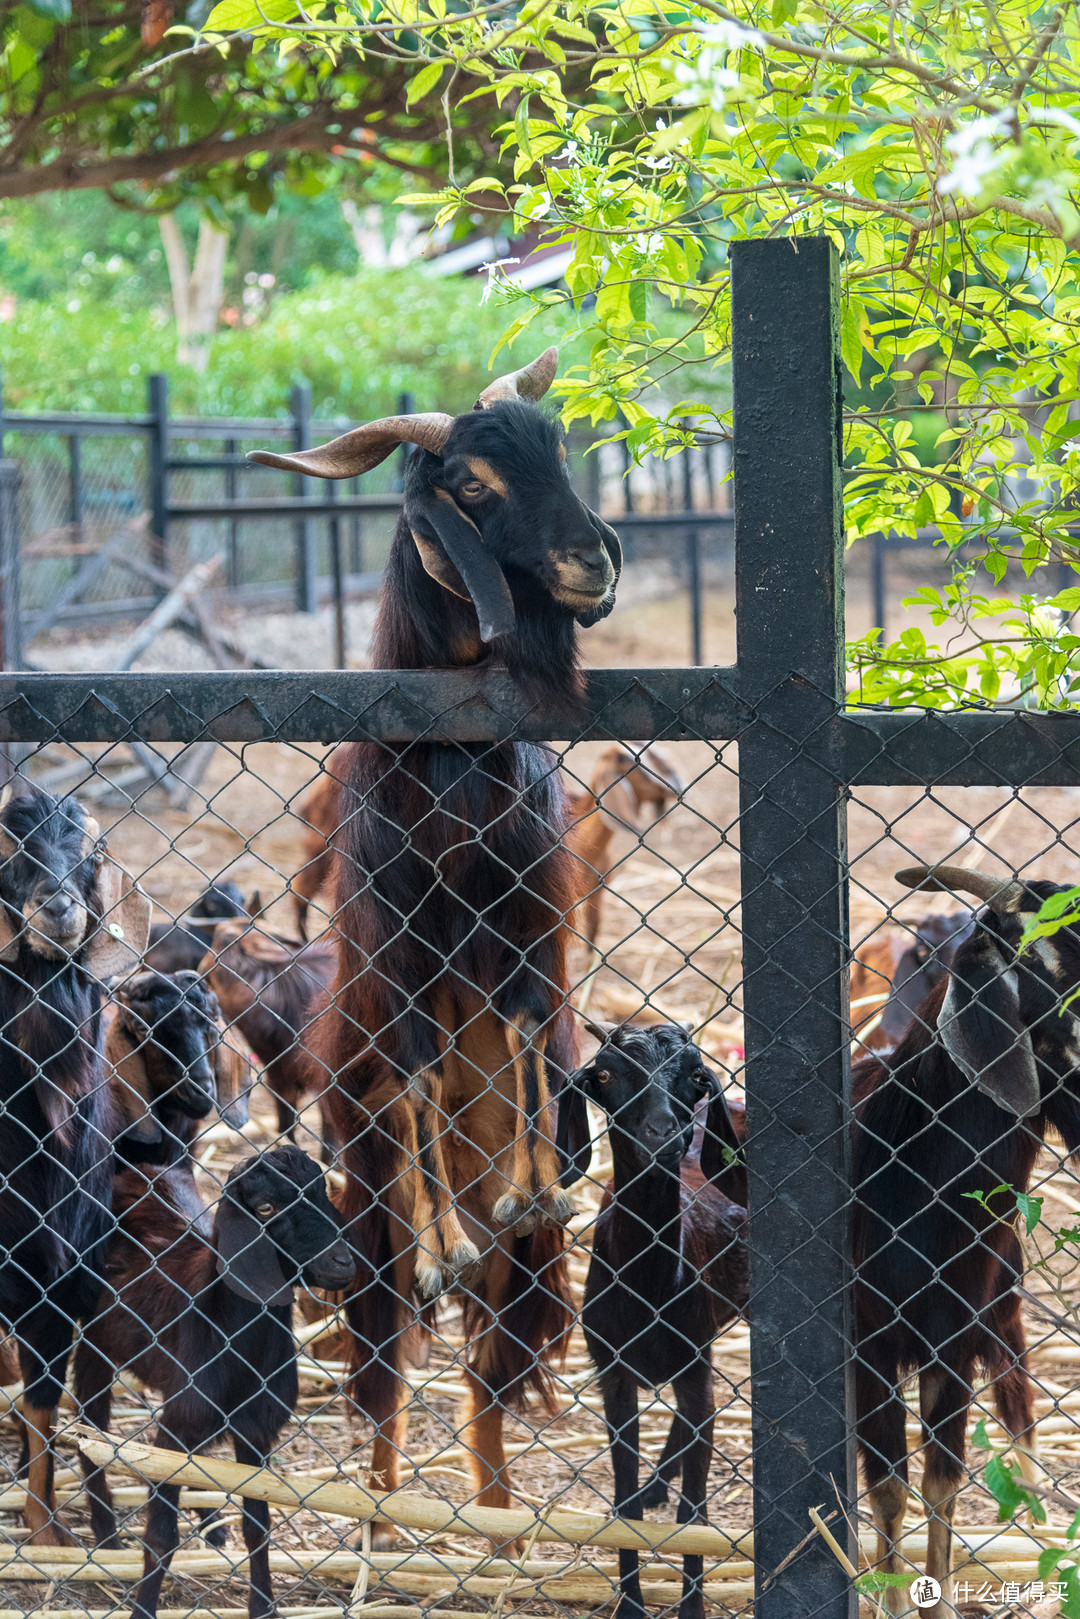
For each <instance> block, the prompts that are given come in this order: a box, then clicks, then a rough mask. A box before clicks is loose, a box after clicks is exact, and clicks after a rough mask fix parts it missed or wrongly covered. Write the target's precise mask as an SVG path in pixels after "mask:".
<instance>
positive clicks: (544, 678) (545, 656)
mask: <svg viewBox="0 0 1080 1619" xmlns="http://www.w3.org/2000/svg"><path fill="white" fill-rule="evenodd" d="M534 589H535V587H534ZM491 650H492V652H493V653H494V654H495V656H496V657H497V658H499V659H500V661H501V662H502V663H504V664H505V665H506V670H507V673H508V674H509V675H510V678H511V679H512V680H513V682H514V684H515V685H516V686H517V687H518V689H519V690H520V692H521V693H522V696H523V697H525V698H526V700H527V701H528V703H529V704H530V706H532V707H536V708H544V709H547V711H548V712H549V713H551V714H554V715H557V716H558V717H559V718H561V719H565V720H576V719H578V718H580V716H581V712H582V709H583V708H584V704H585V676H584V674H583V672H582V670H581V669H580V667H579V665H578V646H577V625H576V623H575V622H574V619H573V617H572V616H571V615H570V614H569V613H568V612H567V610H566V608H565V607H560V606H559V605H558V604H557V603H556V602H554V601H551V600H549V599H545V598H543V597H541V599H540V600H539V601H538V602H537V601H533V602H532V603H531V604H530V607H529V610H528V611H527V612H522V611H521V609H520V606H519V609H518V617H517V624H516V625H515V627H514V630H513V632H512V633H511V634H510V635H504V636H500V637H499V639H498V640H497V641H496V642H494V643H493V645H492V649H491Z"/></svg>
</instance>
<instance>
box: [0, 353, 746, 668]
mask: <svg viewBox="0 0 1080 1619" xmlns="http://www.w3.org/2000/svg"><path fill="white" fill-rule="evenodd" d="M389 403H390V402H389V401H388V406H389ZM147 407H148V408H147V410H146V412H145V413H144V414H142V415H129V416H109V415H104V414H99V415H88V414H76V413H64V412H56V411H49V412H40V411H38V412H34V411H13V410H5V409H4V408H3V406H2V403H0V448H2V450H3V452H4V453H5V454H6V455H7V456H8V457H9V458H10V459H11V460H13V461H14V462H16V463H17V465H18V466H19V468H20V471H21V495H20V505H21V512H20V518H21V530H22V544H21V574H22V580H21V596H22V607H23V623H22V643H23V645H24V646H29V644H30V642H31V641H32V640H33V639H34V638H35V637H36V636H39V635H42V634H44V633H45V632H46V631H47V630H48V629H50V628H52V627H53V626H54V625H69V626H73V627H75V626H78V625H80V624H88V623H102V622H107V621H108V620H109V619H112V618H117V617H125V616H129V615H132V614H139V613H145V612H146V611H147V610H148V608H149V606H150V605H152V603H153V601H154V600H155V599H156V597H158V596H159V595H160V594H161V591H162V588H163V587H162V583H161V574H162V573H163V572H166V571H168V572H172V573H173V574H175V573H177V572H178V571H179V572H180V573H183V572H184V570H185V569H187V568H188V567H190V566H191V565H192V564H193V563H195V562H199V561H207V560H209V559H210V558H211V557H213V556H220V557H221V559H222V563H221V567H220V569H219V572H218V575H217V578H216V580H215V585H216V586H217V587H218V588H219V589H220V591H221V595H222V600H223V601H225V602H227V603H228V604H230V605H232V606H235V607H238V608H243V609H246V610H249V611H251V610H254V611H259V610H262V611H266V610H269V609H277V610H283V609H284V610H288V609H289V608H290V607H291V608H294V609H295V610H296V611H298V612H311V611H312V610H314V609H315V608H316V607H317V606H318V605H319V604H320V603H322V602H325V601H327V600H329V599H334V598H340V597H341V596H343V595H347V596H349V597H350V598H355V597H356V596H358V595H360V596H362V595H366V594H371V593H372V592H374V591H376V590H377V589H378V586H379V581H380V578H381V574H382V566H383V563H384V561H385V558H386V553H387V549H388V547H389V544H390V539H391V536H392V534H393V529H394V522H395V520H396V515H397V512H398V510H399V509H400V504H401V499H400V489H401V481H400V459H399V458H396V459H395V460H393V461H390V462H387V463H386V464H384V465H383V466H382V467H380V468H377V469H376V470H375V471H373V472H370V473H368V474H367V475H366V476H365V477H364V478H362V479H360V478H356V479H351V480H349V481H348V482H347V483H346V484H345V485H344V486H343V487H341V488H339V487H338V485H337V484H330V485H321V486H317V484H316V481H315V480H311V479H307V480H304V479H293V480H291V483H292V485H293V487H292V488H291V489H289V490H288V491H287V492H283V491H282V489H281V480H280V478H278V479H268V477H267V474H266V469H265V468H263V467H260V466H253V465H252V464H251V463H250V462H249V461H248V460H247V459H246V452H247V451H248V450H250V449H257V448H259V447H260V446H266V445H267V444H280V445H281V446H282V447H283V448H284V447H289V448H303V447H304V446H306V445H308V444H311V443H314V442H322V441H324V440H325V439H328V438H331V437H333V436H335V435H336V434H338V433H342V432H345V431H346V430H347V429H348V428H349V427H350V426H355V425H356V424H355V423H350V422H349V421H348V420H347V419H345V418H335V419H334V420H332V421H331V420H325V421H324V420H322V419H320V418H317V417H315V416H314V414H313V410H312V398H311V389H310V387H309V386H308V385H307V384H299V385H297V386H295V387H294V388H293V389H292V390H291V393H290V395H289V413H288V416H283V417H269V418H259V419H240V418H235V419H232V418H229V419H222V420H220V421H219V420H214V419H211V418H206V417H195V418H186V417H177V416H173V415H171V414H170V410H169V390H168V379H167V377H165V376H162V375H155V376H152V377H150V378H149V379H148V387H147ZM396 408H397V409H398V411H400V412H407V411H409V410H411V409H413V408H414V406H413V402H412V400H411V398H410V397H409V396H408V395H402V396H401V398H400V399H398V400H397V401H396ZM570 464H571V467H572V471H573V476H574V480H575V483H576V485H577V486H578V487H579V489H580V490H581V492H582V494H583V495H584V496H586V498H588V500H589V501H590V504H591V505H592V506H593V507H594V509H596V510H598V511H600V510H602V511H603V512H605V514H609V515H614V514H617V515H618V516H619V517H620V528H621V530H622V532H623V534H624V536H625V543H626V549H627V559H628V561H630V562H631V563H632V564H634V563H636V564H640V565H641V566H642V567H645V568H648V567H652V568H653V569H656V568H658V567H659V568H661V569H662V571H663V572H664V573H667V572H669V571H671V570H673V571H674V573H675V576H676V578H677V580H678V581H679V584H680V587H681V588H682V589H683V590H685V591H686V592H687V594H688V595H689V598H690V635H689V644H690V647H691V650H692V652H693V654H694V656H693V661H695V662H700V661H701V649H702V629H701V589H702V565H703V559H704V561H705V563H706V564H708V565H711V566H712V567H713V568H715V567H724V568H726V567H727V566H729V564H730V550H731V534H732V518H731V512H730V502H729V499H728V490H727V487H726V484H725V477H726V473H727V446H726V445H724V444H723V443H719V444H715V445H713V444H709V445H705V446H703V447H702V448H701V449H698V450H692V451H688V452H684V453H682V454H680V455H678V456H676V457H674V458H672V459H671V460H652V461H649V462H648V463H646V464H645V465H643V466H641V467H632V466H631V465H630V458H629V456H628V454H627V452H626V449H625V446H624V445H623V444H622V443H621V442H618V441H614V442H611V443H605V442H604V440H603V439H600V440H594V439H593V438H592V437H591V436H590V435H582V434H575V435H572V436H571V439H570ZM301 486H303V487H301ZM691 514H692V516H691Z"/></svg>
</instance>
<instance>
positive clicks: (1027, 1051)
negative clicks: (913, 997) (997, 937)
mask: <svg viewBox="0 0 1080 1619" xmlns="http://www.w3.org/2000/svg"><path fill="white" fill-rule="evenodd" d="M937 1026H938V1034H939V1035H940V1036H941V1043H942V1045H943V1046H944V1047H945V1050H946V1051H947V1052H948V1054H949V1056H950V1057H951V1058H952V1060H953V1062H954V1063H955V1064H956V1066H957V1067H958V1068H959V1069H960V1071H961V1073H962V1074H964V1075H965V1076H966V1078H968V1079H969V1080H971V1081H972V1083H973V1084H975V1085H977V1086H978V1088H979V1090H981V1091H982V1092H983V1093H984V1094H985V1095H986V1096H989V1098H990V1100H991V1101H992V1102H996V1103H997V1105H998V1107H1000V1108H1003V1109H1004V1110H1005V1112H1006V1113H1012V1114H1015V1116H1016V1117H1017V1118H1021V1119H1022V1118H1026V1117H1027V1116H1028V1115H1029V1114H1031V1113H1037V1112H1038V1110H1039V1104H1040V1098H1039V1076H1038V1073H1037V1072H1036V1068H1035V1055H1034V1052H1033V1051H1032V1049H1031V1036H1030V1034H1029V1033H1028V1031H1027V1029H1025V1028H1024V1026H1023V1024H1022V1023H1021V1021H1020V987H1019V979H1018V970H1017V968H1016V967H1015V966H1013V967H1009V966H1008V965H1007V964H1006V962H1005V959H1004V957H1003V956H1002V953H1001V951H1000V950H999V949H998V947H997V945H996V944H995V943H994V941H993V939H992V938H991V937H990V935H989V934H988V933H987V932H986V930H985V929H984V928H979V929H978V930H977V931H976V932H975V934H974V935H973V937H972V938H970V939H969V940H968V941H967V942H966V943H965V944H963V945H962V946H961V947H960V949H959V950H958V951H957V953H956V958H955V960H954V962H953V966H952V972H951V974H950V977H949V987H948V989H947V991H946V993H945V1000H944V1003H943V1005H942V1008H941V1011H940V1013H939V1014H938V1025H937Z"/></svg>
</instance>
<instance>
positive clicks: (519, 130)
mask: <svg viewBox="0 0 1080 1619" xmlns="http://www.w3.org/2000/svg"><path fill="white" fill-rule="evenodd" d="M514 138H515V140H516V141H517V143H518V148H519V150H520V151H521V152H522V153H523V154H524V155H525V157H532V142H531V140H530V139H529V98H528V96H522V98H521V100H520V101H519V102H518V106H517V112H516V113H515V114H514Z"/></svg>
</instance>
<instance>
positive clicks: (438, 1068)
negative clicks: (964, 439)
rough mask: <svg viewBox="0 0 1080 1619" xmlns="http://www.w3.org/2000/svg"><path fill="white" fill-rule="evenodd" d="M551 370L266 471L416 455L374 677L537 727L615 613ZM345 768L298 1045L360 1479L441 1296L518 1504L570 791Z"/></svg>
mask: <svg viewBox="0 0 1080 1619" xmlns="http://www.w3.org/2000/svg"><path fill="white" fill-rule="evenodd" d="M556 360H557V353H556V351H555V350H554V349H548V350H547V352H546V353H544V354H542V355H541V356H540V358H539V359H538V360H536V361H534V362H533V363H532V364H531V365H528V366H525V367H524V368H523V369H522V370H520V371H517V372H514V373H512V374H511V375H509V376H506V377H500V378H499V379H498V380H497V381H495V382H493V383H491V384H490V385H489V386H488V387H487V388H485V390H484V392H483V393H482V394H481V396H480V398H479V400H478V401H477V407H478V408H477V409H476V410H474V411H472V412H471V413H469V414H467V415H464V416H457V417H454V416H447V415H441V414H433V415H426V416H395V417H390V418H389V419H387V420H385V421H379V422H371V423H369V424H368V425H367V426H366V427H361V428H358V429H356V430H355V431H354V432H351V433H346V434H345V435H344V436H343V437H341V438H339V439H336V440H335V441H334V442H333V443H332V444H328V445H325V446H324V447H323V448H321V449H317V450H308V451H304V452H302V453H298V454H295V455H268V454H263V453H260V454H259V455H258V456H257V457H256V459H258V460H260V461H263V462H265V463H267V464H268V465H270V466H277V467H283V468H285V469H287V470H289V471H293V472H301V473H303V474H305V475H307V476H311V475H315V476H316V477H321V478H351V477H354V476H356V474H358V473H362V472H366V471H367V470H368V469H369V468H371V467H373V466H376V465H377V464H378V463H379V462H380V461H383V460H385V458H386V457H387V456H388V455H389V454H390V453H391V451H393V450H394V449H396V448H397V446H398V445H400V444H414V445H416V446H417V452H416V453H415V454H414V455H413V456H412V457H411V458H410V460H409V463H408V466H407V468H406V472H405V490H404V507H403V511H402V515H401V519H400V521H399V523H398V527H397V531H396V533H395V536H394V541H393V545H392V547H391V552H390V557H389V560H388V562H387V567H386V574H385V584H384V589H383V598H382V603H381V607H380V612H379V618H378V622H377V625H376V631H375V638H374V645H373V648H372V663H373V665H374V666H375V667H376V668H379V669H431V668H439V669H445V668H447V667H457V668H472V669H477V668H480V667H482V666H483V665H484V664H486V663H490V662H491V661H494V660H497V661H499V662H501V663H502V664H503V665H504V666H505V667H506V668H507V669H508V670H509V671H510V673H511V675H512V676H513V678H514V679H515V681H516V682H517V684H518V685H519V687H520V688H521V689H522V690H523V691H524V692H525V694H526V695H527V696H528V697H529V698H530V700H532V701H534V702H543V704H544V705H545V707H546V708H547V709H548V710H549V711H550V710H556V711H561V712H562V713H564V714H565V715H567V716H570V715H572V714H573V712H574V711H575V710H576V709H577V708H578V707H579V706H580V702H581V696H582V689H583V684H582V676H581V673H580V670H579V668H578V662H577V652H576V631H577V626H578V625H590V624H595V623H596V622H597V621H598V620H599V619H601V618H603V617H605V615H606V614H607V613H608V612H610V610H611V608H612V606H613V605H614V600H615V586H616V583H617V580H618V576H619V570H620V566H621V553H620V550H619V542H618V538H617V536H616V535H615V534H614V533H613V531H612V530H611V529H610V528H608V526H607V525H606V524H605V523H604V522H602V521H601V519H600V518H599V517H597V516H596V515H595V514H594V513H592V512H590V511H589V510H588V509H587V507H585V506H584V505H583V504H582V502H581V501H580V500H579V499H578V497H577V495H576V494H575V493H574V490H573V488H572V487H571V484H570V479H569V476H568V474H567V469H566V455H565V450H564V447H563V442H562V436H561V434H560V432H559V429H558V426H557V424H556V423H555V422H554V421H553V420H552V419H550V418H548V417H546V416H544V415H542V414H541V413H540V412H539V411H538V410H537V409H536V408H535V406H534V404H533V403H532V401H534V400H537V399H539V398H540V397H541V396H542V395H543V394H544V393H545V392H546V391H547V389H548V388H549V387H550V385H551V382H552V380H553V379H554V375H555V364H556ZM336 758H337V761H338V767H339V769H340V777H341V781H342V803H343V804H347V805H355V806H357V808H356V811H355V813H351V812H350V813H349V814H348V815H347V816H345V817H344V821H345V824H344V825H343V826H342V827H341V828H340V829H339V831H338V832H336V833H335V834H334V835H333V839H332V842H333V847H334V884H335V888H336V914H337V929H338V934H339V938H340V962H339V968H338V973H337V977H336V979H335V982H334V985H333V986H332V994H331V998H330V1002H329V1005H328V1007H327V1009H326V1011H325V1012H324V1014H323V1015H322V1017H321V1019H320V1020H319V1021H318V1022H317V1023H316V1025H315V1027H314V1029H313V1030H312V1038H311V1042H310V1044H311V1046H312V1048H313V1049H315V1050H316V1051H317V1055H318V1058H319V1060H320V1061H321V1063H322V1064H323V1078H322V1083H323V1084H332V1085H333V1089H332V1091H331V1092H330V1098H329V1099H330V1102H331V1106H332V1109H333V1112H334V1115H335V1124H336V1130H337V1136H338V1138H339V1139H340V1140H341V1141H343V1142H344V1143H345V1144H346V1145H345V1146H344V1148H343V1150H342V1153H341V1164H342V1167H343V1168H344V1170H345V1172H346V1184H345V1190H344V1193H343V1199H342V1204H343V1212H344V1213H345V1215H346V1217H347V1219H348V1221H349V1222H350V1226H351V1235H352V1240H353V1243H354V1246H355V1247H356V1248H357V1250H358V1251H359V1252H361V1253H362V1254H364V1255H365V1256H370V1264H371V1271H370V1273H369V1277H368V1279H367V1280H365V1279H364V1278H363V1276H362V1277H361V1281H360V1286H359V1289H358V1291H357V1293H356V1295H355V1297H354V1298H353V1299H352V1300H351V1301H350V1305H349V1310H350V1320H351V1323H352V1327H353V1334H354V1337H353V1355H354V1369H355V1379H354V1393H355V1396H356V1398H357V1399H358V1401H359V1403H360V1404H361V1405H362V1406H363V1407H364V1409H365V1410H366V1411H367V1413H368V1415H369V1416H370V1417H371V1418H372V1419H373V1421H374V1423H375V1425H376V1428H377V1435H376V1441H375V1446H374V1455H373V1461H372V1467H373V1474H374V1476H376V1477H378V1478H379V1479H380V1480H381V1487H382V1488H384V1489H392V1488H393V1487H394V1485H395V1483H396V1481H397V1477H398V1466H399V1459H400V1445H401V1442H402V1440H403V1433H404V1430H403V1426H402V1424H403V1406H402V1403H401V1393H402V1387H401V1343H402V1334H403V1332H404V1330H405V1328H406V1327H407V1326H408V1325H409V1324H410V1323H411V1321H412V1320H413V1318H414V1310H413V1305H412V1303H411V1292H412V1285H413V1280H414V1276H415V1279H416V1281H417V1282H418V1284H419V1288H420V1291H421V1292H422V1293H424V1294H427V1295H434V1294H436V1293H438V1292H439V1291H440V1290H441V1289H442V1288H443V1287H444V1286H445V1285H447V1284H448V1283H450V1284H458V1285H461V1284H463V1283H465V1282H466V1281H467V1282H468V1284H469V1292H468V1294H467V1297H466V1301H465V1310H466V1336H467V1338H468V1340H469V1343H470V1346H471V1349H470V1358H469V1363H468V1367H467V1369H466V1383H467V1386H468V1389H469V1411H468V1415H467V1418H466V1426H465V1429H464V1431H463V1435H462V1437H463V1441H464V1443H465V1446H466V1448H467V1450H468V1451H469V1452H470V1453H471V1455H472V1456H473V1458H474V1465H475V1470H476V1477H477V1484H478V1487H479V1489H480V1497H479V1498H480V1500H481V1502H482V1503H483V1504H485V1505H490V1506H506V1505H507V1504H508V1503H509V1499H510V1498H509V1493H508V1490H507V1486H506V1462H505V1454H504V1451H503V1445H502V1421H503V1414H504V1411H505V1409H506V1408H507V1407H508V1406H511V1407H512V1406H513V1405H514V1404H516V1403H520V1401H521V1400H522V1398H523V1396H524V1394H525V1392H526V1391H527V1390H528V1389H529V1388H532V1389H534V1390H538V1391H540V1392H545V1391H546V1390H547V1389H548V1386H549V1381H550V1380H549V1378H548V1375H547V1372H546V1360H547V1359H548V1358H549V1357H550V1355H551V1354H552V1353H553V1352H554V1351H555V1347H556V1346H557V1345H558V1344H560V1343H561V1342H563V1341H564V1335H565V1332H566V1329H567V1326H568V1325H569V1320H570V1296H569V1289H568V1286H567V1281H566V1272H565V1261H564V1257H563V1250H564V1243H565V1239H564V1236H563V1232H562V1229H561V1228H562V1226H563V1225H564V1224H565V1222H566V1220H567V1219H568V1218H569V1216H570V1214H571V1213H572V1211H573V1204H572V1202H571V1200H570V1199H569V1197H568V1196H567V1195H566V1193H565V1192H564V1191H562V1189H561V1188H560V1186H559V1159H558V1156H557V1153H556V1150H555V1144H554V1141H553V1139H552V1129H551V1120H550V1117H549V1115H550V1112H551V1109H550V1106H549V1104H550V1100H551V1091H552V1090H553V1089H554V1088H555V1085H556V1083H557V1080H558V1077H559V1076H560V1075H561V1074H562V1073H565V1072H567V1071H569V1070H570V1069H572V1068H573V1067H574V1066H575V1057H576V1040H575V1034H574V1029H573V1023H572V1019H571V1015H570V1012H569V1009H568V1007H567V1004H566V1000H567V993H568V978H567V968H566V952H567V928H566V921H565V919H566V917H567V916H568V915H569V914H570V913H572V911H573V910H574V907H575V905H576V903H577V902H578V901H579V900H580V898H581V897H582V894H581V880H580V877H579V876H578V873H577V871H576V869H575V862H574V859H573V857H572V855H571V854H570V853H569V852H568V851H567V850H566V849H565V847H564V846H563V841H562V840H563V837H564V834H565V831H566V828H567V824H568V814H567V806H566V801H565V796H564V793H563V790H562V787H561V784H560V782H559V779H558V771H557V769H556V766H555V761H554V759H553V758H552V756H551V754H550V752H549V751H548V750H547V749H545V748H541V747H536V746H533V745H531V744H528V743H524V742H506V743H501V744H497V745H494V746H493V745H491V744H490V743H483V744H477V745H472V744H467V743H460V744H450V743H446V742H442V741H433V740H425V741H421V742H414V743H409V744H404V745H390V744H383V743H378V742H358V743H351V744H347V745H346V746H344V747H342V748H341V749H340V750H339V753H338V754H337V756H336ZM406 918H407V925H405V923H404V919H406ZM549 1070H550V1071H551V1074H552V1076H553V1078H552V1081H551V1083H550V1085H549Z"/></svg>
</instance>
